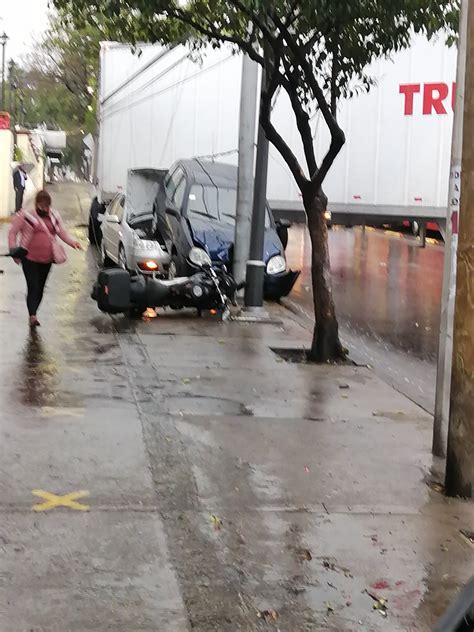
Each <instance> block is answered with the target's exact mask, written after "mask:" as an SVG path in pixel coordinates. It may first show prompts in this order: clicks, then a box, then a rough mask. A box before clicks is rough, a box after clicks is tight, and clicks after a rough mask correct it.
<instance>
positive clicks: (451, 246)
mask: <svg viewBox="0 0 474 632" xmlns="http://www.w3.org/2000/svg"><path fill="white" fill-rule="evenodd" d="M468 2H469V0H462V1H461V13H460V16H459V40H458V61H457V71H456V103H455V106H454V121H453V137H452V147H451V173H450V180H449V200H448V217H447V219H446V239H445V246H444V274H443V293H442V298H441V321H440V331H439V343H438V373H437V378H436V403H435V416H434V426H433V454H435V455H436V456H439V457H445V456H446V447H447V442H448V425H449V400H450V397H451V371H452V360H453V327H454V303H455V300H456V260H457V251H458V218H459V205H460V193H461V158H462V136H463V114H464V80H465V75H466V29H467V7H468Z"/></svg>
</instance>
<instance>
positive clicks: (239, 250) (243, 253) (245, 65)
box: [233, 55, 258, 283]
mask: <svg viewBox="0 0 474 632" xmlns="http://www.w3.org/2000/svg"><path fill="white" fill-rule="evenodd" d="M257 94H258V65H257V64H256V63H255V62H254V61H252V60H251V59H250V57H249V56H248V55H244V57H243V62H242V89H241V96H240V132H239V178H238V186H237V213H236V221H235V241H234V244H235V245H234V265H233V273H234V277H235V279H236V281H237V282H238V283H241V282H242V281H245V278H246V270H247V259H248V257H249V252H250V227H251V224H252V203H253V175H254V162H255V126H256V119H257Z"/></svg>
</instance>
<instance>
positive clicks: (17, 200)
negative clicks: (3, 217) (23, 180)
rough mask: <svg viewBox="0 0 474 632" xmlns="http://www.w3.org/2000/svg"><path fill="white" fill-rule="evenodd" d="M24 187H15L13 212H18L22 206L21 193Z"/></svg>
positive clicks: (23, 192)
mask: <svg viewBox="0 0 474 632" xmlns="http://www.w3.org/2000/svg"><path fill="white" fill-rule="evenodd" d="M24 194H25V189H15V212H18V211H19V210H20V209H21V207H22V206H23V195H24Z"/></svg>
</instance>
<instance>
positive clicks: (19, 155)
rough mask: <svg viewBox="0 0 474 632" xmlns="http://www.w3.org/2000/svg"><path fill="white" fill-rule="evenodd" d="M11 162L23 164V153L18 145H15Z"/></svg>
mask: <svg viewBox="0 0 474 632" xmlns="http://www.w3.org/2000/svg"><path fill="white" fill-rule="evenodd" d="M13 160H14V161H15V162H23V160H24V156H23V152H22V151H21V149H20V148H19V147H18V145H15V149H14V150H13Z"/></svg>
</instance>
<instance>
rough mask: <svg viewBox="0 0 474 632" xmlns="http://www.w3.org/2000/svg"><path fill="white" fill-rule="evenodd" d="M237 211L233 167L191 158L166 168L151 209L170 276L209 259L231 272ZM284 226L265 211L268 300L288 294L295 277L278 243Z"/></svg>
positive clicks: (281, 246) (282, 234)
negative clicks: (166, 252)
mask: <svg viewBox="0 0 474 632" xmlns="http://www.w3.org/2000/svg"><path fill="white" fill-rule="evenodd" d="M236 207H237V168H236V167H233V166H232V165H226V164H222V163H216V162H204V161H201V160H197V159H195V160H183V161H179V162H178V163H176V164H175V165H174V166H173V167H172V168H171V169H170V171H169V172H168V175H167V176H166V178H165V181H164V188H163V191H162V193H161V195H160V196H159V198H158V199H157V202H156V208H155V212H156V216H157V220H158V221H157V224H158V226H157V228H158V230H159V232H160V233H161V235H162V236H164V239H165V241H166V242H167V247H168V248H169V251H170V252H171V262H170V265H169V276H170V278H173V277H175V276H185V275H188V274H189V273H190V272H191V270H190V264H189V261H191V262H193V263H195V264H202V263H204V262H209V261H211V262H212V263H213V264H217V265H219V264H224V265H226V266H227V267H228V269H229V270H230V271H231V270H232V251H233V245H234V230H235V214H236ZM287 228H288V225H285V224H284V223H281V224H276V223H275V221H274V219H273V216H272V214H271V211H270V209H269V208H268V207H267V212H266V220H265V245H264V261H265V264H266V274H265V296H266V298H268V299H273V300H278V299H280V298H282V297H283V296H287V295H288V294H289V293H290V292H291V290H292V288H293V286H294V284H295V282H296V279H297V278H298V276H299V272H292V271H290V270H288V267H287V263H286V258H285V249H284V246H283V243H282V240H283V241H284V242H285V244H286V237H287V235H285V233H286V231H287ZM279 233H280V234H279Z"/></svg>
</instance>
